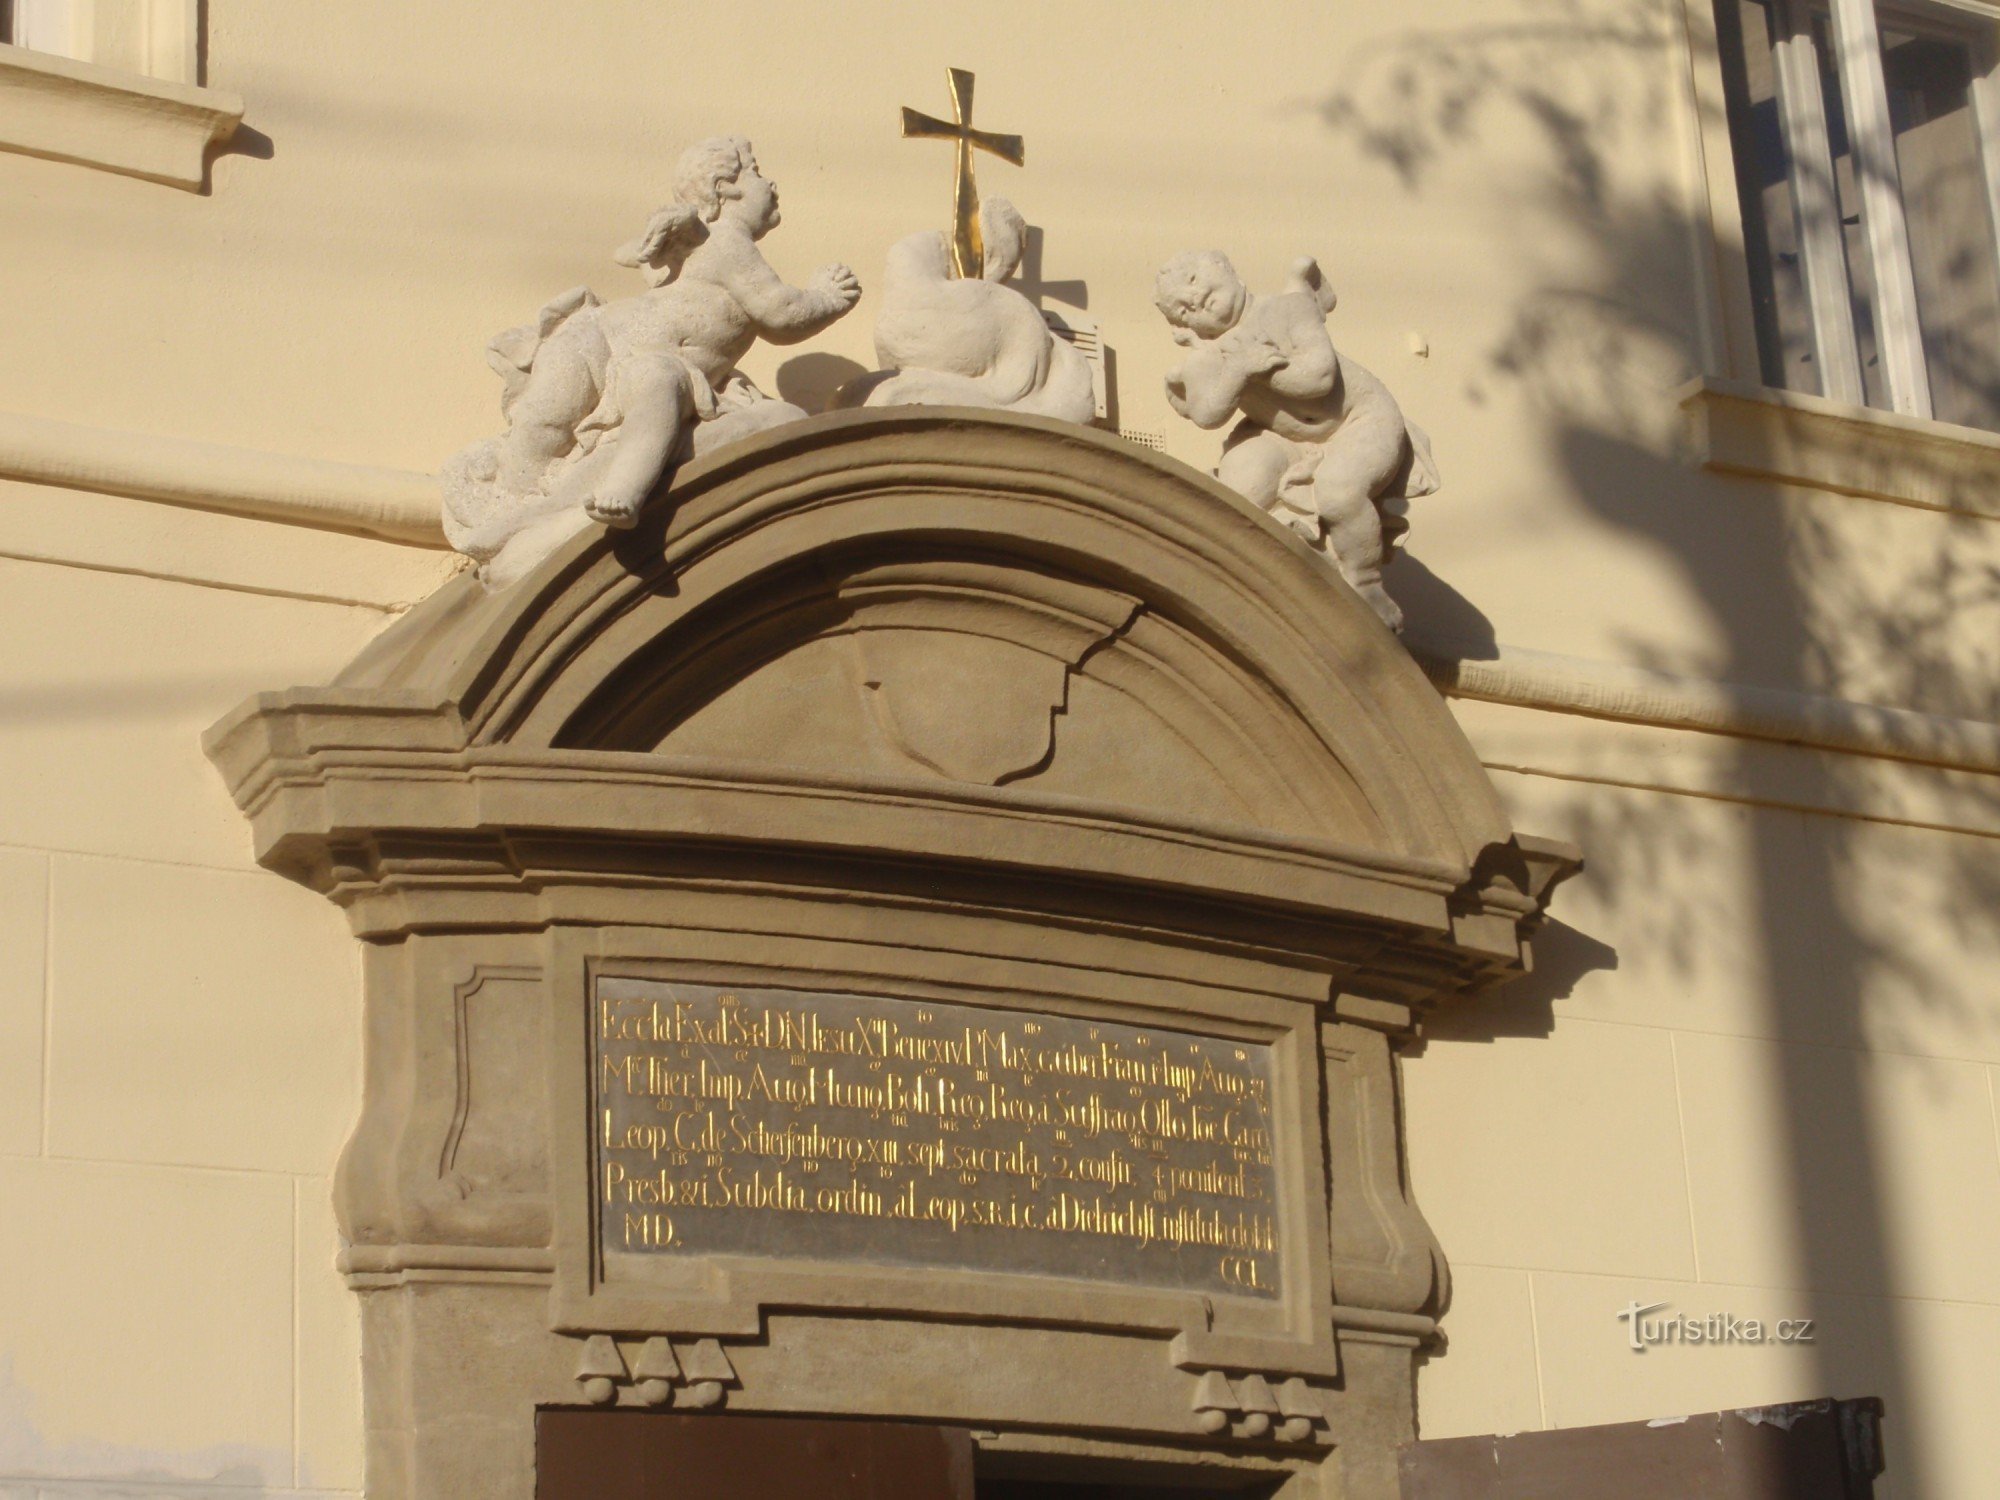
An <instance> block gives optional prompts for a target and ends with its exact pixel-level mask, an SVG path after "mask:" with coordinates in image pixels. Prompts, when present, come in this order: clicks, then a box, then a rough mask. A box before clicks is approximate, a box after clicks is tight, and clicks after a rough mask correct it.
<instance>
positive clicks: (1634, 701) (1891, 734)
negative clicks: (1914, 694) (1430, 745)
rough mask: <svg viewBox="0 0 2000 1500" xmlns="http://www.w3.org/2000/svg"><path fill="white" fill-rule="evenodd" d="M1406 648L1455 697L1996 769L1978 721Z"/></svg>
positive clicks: (1413, 644) (1540, 657)
mask: <svg viewBox="0 0 2000 1500" xmlns="http://www.w3.org/2000/svg"><path fill="white" fill-rule="evenodd" d="M1409 646H1410V650H1411V653H1412V654H1413V655H1414V656H1415V657H1416V659H1417V662H1418V664H1419V665H1420V666H1422V667H1423V669H1424V671H1425V673H1426V674H1427V675H1428V676H1429V677H1430V679H1431V680H1432V681H1433V682H1435V683H1436V684H1437V686H1438V689H1439V691H1441V692H1443V693H1445V694H1447V695H1448V696H1450V697H1454V698H1476V699H1480V700H1482V701H1484V702H1488V703H1504V704H1507V705H1509V706H1510V707H1514V708H1533V709H1542V710H1545V711H1547V712H1550V713H1565V714H1580V715H1583V716H1586V717H1589V718H1594V719H1614V720H1617V721H1619V722H1621V723H1626V724H1650V725H1656V726H1658V727H1660V728H1663V729H1681V730H1692V731H1696V732H1699V733H1703V734H1721V735H1731V736H1734V737H1736V738H1740V739H1755V740H1771V741H1775V742H1777V743H1779V744H1787V745H1801V746H1810V747H1812V748H1814V749H1820V750H1834V751H1839V752H1841V753H1843V754H1847V755H1865V756H1872V757H1876V758H1879V759H1883V760H1901V761H1910V762H1913V763H1915V764H1918V765H1927V766H1939V767H1944V768H1947V769H1951V770H1962V771H1978V772H1983V773H1987V774H1993V773H2000V724H1992V723H1988V722H1986V721H1984V720H1980V719H1951V718H1945V717H1943V716H1942V715H1939V714H1925V713H1918V712H1916V711H1915V710H1914V709H1907V708H1885V707H1881V706H1879V705H1876V704H1872V703H1855V702H1851V701H1849V700H1847V699H1844V698H1829V697H1824V696H1821V695H1820V694H1817V693H1795V692H1790V691H1787V690H1786V689H1783V688H1761V687H1749V686H1745V685H1743V684H1740V683H1732V682H1716V681H1711V680H1709V679H1706V678H1698V677H1683V676H1679V675H1677V674H1674V673H1670V672H1655V671H1651V670H1648V669H1646V668H1644V667H1628V666H1618V665H1613V664H1611V663H1608V662H1593V661H1584V660H1581V659H1579V658H1577V657H1573V656H1560V655H1556V654H1554V653H1552V652H1543V651H1526V650H1521V649H1519V648H1517V647H1512V646H1501V647H1499V648H1497V650H1496V653H1495V654H1494V655H1493V656H1492V657H1469V656H1463V655H1460V654H1459V653H1458V652H1457V651H1455V650H1453V649H1452V648H1451V647H1450V646H1448V645H1444V644H1441V643H1440V644H1431V643H1427V642H1425V641H1422V640H1412V641H1410V642H1409Z"/></svg>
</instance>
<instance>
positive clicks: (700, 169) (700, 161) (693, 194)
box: [674, 135, 778, 235]
mask: <svg viewBox="0 0 2000 1500" xmlns="http://www.w3.org/2000/svg"><path fill="white" fill-rule="evenodd" d="M674 197H675V198H677V199H679V200H680V201H681V202H682V203H686V204H690V205H692V206H693V207H695V208H697V209H699V210H700V212H701V217H702V219H703V221H704V222H706V223H710V224H713V223H714V222H715V221H716V220H717V219H719V218H721V217H722V211H723V209H724V208H725V207H727V206H728V205H730V204H732V203H733V204H737V205H739V207H738V209H737V212H738V214H739V215H740V217H741V218H742V219H743V220H744V222H745V223H746V224H748V226H749V228H750V232H751V234H753V235H763V234H765V233H767V232H768V231H770V230H772V229H775V228H777V226H778V189H777V187H776V186H775V185H774V184H773V183H771V182H769V181H768V180H766V179H765V177H764V175H763V174H762V173H761V172H760V171H759V170H758V169H757V157H756V155H755V153H754V152H752V151H751V149H750V142H749V141H747V140H745V139H744V138H743V137H742V136H740V135H718V136H714V137H712V138H711V139H709V140H705V141H703V142H701V143H700V144H699V145H694V146H690V147H688V149H687V150H686V151H685V152H683V153H682V154H681V159H680V165H679V166H677V167H675V169H674Z"/></svg>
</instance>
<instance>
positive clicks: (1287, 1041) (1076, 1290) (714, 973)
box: [548, 929, 1338, 1375]
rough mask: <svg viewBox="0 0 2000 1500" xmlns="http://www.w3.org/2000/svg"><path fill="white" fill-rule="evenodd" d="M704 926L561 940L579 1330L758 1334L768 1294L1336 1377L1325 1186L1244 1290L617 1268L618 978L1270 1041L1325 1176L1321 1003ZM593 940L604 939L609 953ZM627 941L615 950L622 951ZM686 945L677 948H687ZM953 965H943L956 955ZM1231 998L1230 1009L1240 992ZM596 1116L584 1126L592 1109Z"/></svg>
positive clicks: (763, 1266) (557, 1096) (1312, 1162)
mask: <svg viewBox="0 0 2000 1500" xmlns="http://www.w3.org/2000/svg"><path fill="white" fill-rule="evenodd" d="M688 946H689V943H688V935H687V934H672V935H669V934H665V933H662V932H660V931H658V930H648V929H610V930H605V931H599V932H596V933H593V934H588V935H586V934H584V933H581V932H576V931H565V932H563V933H559V934H558V935H557V936H556V938H555V939H554V941H553V943H552V952H551V965H550V972H551V976H552V982H551V983H550V984H549V986H548V989H549V994H550V997H551V1000H552V1002H553V1003H552V1006H551V1024H552V1026H553V1028H554V1030H553V1045H552V1046H551V1048H550V1057H551V1059H552V1067H551V1071H550V1075H549V1095H550V1100H551V1105H552V1109H551V1118H552V1120H553V1121H557V1122H562V1124H563V1126H564V1127H566V1128H559V1129H557V1130H556V1132H555V1137H554V1139H553V1140H552V1143H551V1148H552V1149H551V1163H552V1167H553V1176H552V1188H553V1196H554V1202H555V1252H556V1253H555V1291H554V1297H553V1300H552V1302H551V1320H552V1322H553V1324H554V1326H556V1327H557V1328H559V1329H562V1330H564V1331H566V1332H573V1333H599V1332H644V1333H660V1334H689V1335H694V1334H703V1335H730V1336H735V1337H750V1336H755V1335H756V1334H757V1333H758V1332H759V1330H760V1329H761V1328H762V1326H763V1323H764V1316H765V1309H766V1308H768V1307H771V1306H781V1307H791V1308H854V1307H864V1308H867V1309H868V1310H869V1311H870V1312H871V1314H874V1315H877V1316H881V1315H889V1314H898V1313H901V1314H908V1315H910V1316H912V1317H919V1318H927V1319H929V1318H963V1319H967V1320H989V1319H994V1318H1006V1319H1010V1320H1017V1321H1021V1322H1026V1323H1037V1324H1051V1325H1064V1326H1070V1327H1075V1328H1105V1329H1124V1330H1144V1331H1149V1332H1153V1333H1155V1334H1159V1335H1165V1336H1169V1337H1171V1336H1173V1335H1176V1334H1178V1335H1183V1336H1186V1337H1191V1338H1194V1339H1196V1340H1200V1339H1202V1338H1204V1337H1207V1336H1210V1335H1212V1334H1213V1335H1222V1336H1226V1337H1232V1338H1241V1339H1255V1340H1257V1341H1258V1342H1259V1344H1260V1346H1263V1347H1261V1348H1260V1351H1259V1357H1260V1362H1261V1364H1262V1367H1263V1368H1265V1369H1267V1370H1270V1371H1276V1372H1280V1373H1283V1374H1294V1373H1297V1374H1318V1375H1332V1374H1333V1373H1335V1371H1336V1370H1337V1367H1338V1354H1337V1351H1336V1348H1335V1346H1334V1343H1333V1340H1332V1337H1331V1331H1332V1327H1333V1322H1332V1295H1331V1293H1332V1279H1331V1275H1330V1272H1329V1267H1328V1263H1327V1248H1326V1247H1327V1245H1328V1226H1327V1205H1326V1197H1325V1194H1324V1192H1323V1191H1320V1192H1315V1191H1309V1190H1307V1189H1306V1188H1305V1187H1299V1188H1298V1189H1297V1190H1295V1191H1292V1192H1289V1193H1281V1195H1280V1198H1279V1202H1278V1204H1277V1205H1276V1213H1275V1218H1276V1220H1277V1225H1276V1232H1277V1237H1278V1252H1277V1259H1278V1260H1279V1261H1280V1262H1281V1263H1282V1264H1283V1266H1284V1269H1285V1274H1284V1280H1283V1284H1282V1289H1281V1291H1280V1292H1279V1294H1278V1295H1277V1296H1275V1297H1268V1298H1266V1297H1246V1296H1228V1295H1218V1294H1215V1293H1203V1292H1199V1291H1189V1290H1179V1289H1175V1288H1171V1287H1166V1286H1144V1285H1132V1286H1117V1285H1114V1284H1107V1283H1106V1282H1104V1281H1083V1280H1075V1279H1070V1278H1065V1277H1063V1276H1061V1275H1060V1274H1058V1273H1051V1272H1042V1273H1035V1272H1029V1271H1015V1272H1009V1271H1003V1270H975V1271H958V1272H955V1273H954V1274H952V1275H950V1276H949V1277H935V1278H930V1277H919V1276H913V1275H911V1274H909V1269H910V1268H908V1267H902V1266H895V1265H888V1264H880V1263H875V1262H871V1261H869V1260H866V1259H861V1258H854V1259H831V1258H826V1257H816V1256H811V1255H797V1256H790V1257H787V1256H768V1255H745V1256H728V1255H711V1256H704V1257H702V1258H701V1259H700V1260H699V1261H696V1262H692V1263H667V1264H658V1263H656V1264H654V1265H650V1266H628V1267H625V1268H623V1274H621V1275H618V1276H607V1275H606V1274H605V1268H604V1266H603V1265H602V1264H601V1258H600V1257H599V1255H598V1254H597V1245H596V1238H597V1237H596V1231H595V1221H594V1215H593V1212H592V1208H593V1204H594V1203H595V1201H596V1199H597V1197H598V1194H597V1192H596V1191H595V1188H596V1183H595V1181H594V1174H593V1172H592V1160H591V1153H590V1150H589V1143H588V1136H589V1134H590V1132H589V1129H588V1128H587V1127H588V1123H589V1122H590V1121H591V1120H592V1118H593V1117H592V1111H591V1098H590V1089H589V1086H588V1079H587V1076H586V1074H587V1069H586V1068H585V1067H582V1066H579V1060H580V1059H585V1058H588V1057H590V1056H591V1051H592V1049H591V1046H590V1016H591V1012H592V997H593V996H594V995H595V994H596V992H597V984H598V981H599V980H600V979H604V978H612V977H616V978H632V979H644V980H653V981H669V982H672V981H679V982H682V983H687V984H695V985H703V986H714V987H738V988H742V989H746V990H759V989H769V990H783V991H787V992H813V991H818V992H821V993H825V994H828V995H842V994H854V993H856V992H859V991H866V992H869V993H870V994H872V995H880V996H884V997H885V998H895V999H906V1000H912V1001H923V1000H931V1001H938V1002H943V1003H948V1004H949V1003H956V1004H961V1005H974V1006H980V1007H986V1008H992V1009H997V1010H1002V1011H1008V1012H1013V1013H1015V1014H1018V1015H1019V1016H1021V1017H1022V1018H1024V1019H1029V1020H1034V1019H1037V1018H1041V1017H1073V1018H1076V1019H1078V1020H1083V1021H1089V1020H1099V1021H1103V1022H1106V1023H1113V1024H1123V1025H1139V1026H1154V1027H1158V1028H1160V1029H1162V1030H1165V1031H1173V1032H1181V1033H1192V1034H1197V1035H1201V1036H1211V1037H1216V1038H1228V1039H1236V1040H1241V1041H1243V1042H1246V1043H1249V1044H1252V1045H1258V1046H1265V1047H1268V1048H1270V1059H1271V1067H1272V1075H1273V1088H1272V1106H1271V1117H1272V1121H1273V1124H1274V1127H1275V1129H1274V1137H1275V1139H1274V1143H1273V1145H1274V1150H1273V1158H1274V1160H1273V1167H1274V1173H1275V1175H1276V1176H1277V1178H1278V1179H1279V1180H1280V1181H1286V1182H1290V1183H1293V1184H1314V1183H1323V1182H1324V1181H1325V1176H1326V1167H1325V1160H1324V1156H1323V1153H1322V1149H1321V1133H1322V1122H1323V1114H1322V1106H1321V1103H1320V1098H1319V1080H1318V1077H1317V1073H1316V1069H1315V1067H1314V1064H1315V1063H1316V1061H1317V1029H1318V1019H1317V1016H1316V1014H1315V1011H1314V1008H1313V1007H1312V1006H1310V1005H1303V1004H1299V1003H1296V1002H1286V1001H1282V1000H1278V999H1274V998H1271V997H1266V996H1229V997H1226V998H1225V997H1224V996H1223V995H1221V994H1216V995H1214V996H1212V997H1208V1004H1207V1005H1206V1006H1205V1007H1204V1006H1200V1005H1198V1004H1197V1005H1190V1004H1188V1003H1186V1001H1185V999H1184V998H1183V997H1174V998H1182V999H1183V1003H1182V1004H1179V1005H1175V1004H1171V1003H1167V1000H1166V997H1161V998H1158V999H1155V1000H1154V1002H1153V1003H1152V1004H1151V1005H1134V1004H1131V1003H1126V1002H1108V1001H1106V1000H1105V999H1104V998H1102V997H1101V996H1093V995H1090V994H1086V993H1079V992H1078V990H1077V989H1075V988H1071V989H1069V990H1067V991H1064V990H1059V989H1056V988H1054V987H1053V985H1052V986H1051V988H1049V989H1045V990H1041V991H1038V992H1035V993H1032V994H1024V993H1018V992H1011V993H1010V992H1006V991H1000V990H995V989H991V988H982V989H976V990H972V989H967V988H966V987H964V986H963V985H959V984H952V983H951V982H949V981H948V980H946V979H944V978H943V976H942V975H941V974H940V975H933V976H931V977H928V978H927V977H925V976H922V975H920V974H909V975H904V976H898V977H896V978H893V979H887V978H885V977H884V976H883V975H882V973H881V971H880V967H879V966H877V967H876V968H875V969H874V970H873V971H871V970H869V969H856V970H854V971H852V972H850V973H847V974H839V973H835V972H829V971H828V970H827V969H825V968H823V967H818V968H814V969H811V970H805V971H800V970H786V969H782V968H764V967H755V966H751V965H746V964H742V963H735V964H730V963H713V962H712V963H707V964H693V963H690V962H689V961H688V959H687V957H686V950H687V948H688ZM593 950H601V952H599V951H593ZM614 955H615V956H614ZM669 955H675V956H669ZM950 967H951V966H950V965H949V964H940V965H938V966H937V968H938V969H940V970H949V968H950ZM1225 1007H1226V1008H1225ZM579 1121H581V1122H585V1125H586V1128H585V1129H578V1128H577V1122H579Z"/></svg>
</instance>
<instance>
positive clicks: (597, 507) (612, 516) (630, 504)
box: [583, 490, 646, 531]
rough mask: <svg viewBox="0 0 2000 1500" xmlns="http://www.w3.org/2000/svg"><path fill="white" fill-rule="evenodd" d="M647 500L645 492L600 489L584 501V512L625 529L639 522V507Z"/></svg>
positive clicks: (595, 518)
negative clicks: (629, 492)
mask: <svg viewBox="0 0 2000 1500" xmlns="http://www.w3.org/2000/svg"><path fill="white" fill-rule="evenodd" d="M645 500H646V497H645V496H644V495H643V494H627V493H623V492H620V491H616V490H600V491H598V492H597V493H596V494H594V495H592V496H591V497H590V498H589V499H588V500H586V501H584V503H583V512H584V514H585V515H587V516H589V517H590V519H591V520H593V521H601V522H602V523H603V524H605V525H606V526H613V527H616V528H618V529H619V530H620V531H624V530H628V529H630V528H631V527H634V526H636V525H638V524H639V507H640V506H641V505H643V504H644V503H645Z"/></svg>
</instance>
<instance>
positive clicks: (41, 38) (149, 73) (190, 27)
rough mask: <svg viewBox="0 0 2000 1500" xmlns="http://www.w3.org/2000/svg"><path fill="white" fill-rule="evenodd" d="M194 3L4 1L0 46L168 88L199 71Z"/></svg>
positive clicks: (0, 2) (149, 0) (185, 0)
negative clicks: (134, 76) (157, 82)
mask: <svg viewBox="0 0 2000 1500" xmlns="http://www.w3.org/2000/svg"><path fill="white" fill-rule="evenodd" d="M199 36H200V8H199V6H198V5H197V3H196V0H0V42H7V43H10V44H11V45H13V46H16V47H26V48H28V49H29V50H30V51H33V52H42V53H47V54H48V55H50V56H53V57H67V58H70V59H72V60H73V61H76V62H86V63H98V64H100V65H102V66H104V67H107V68H118V69H121V70H122V71H124V72H127V73H139V74H143V75H144V76H145V77H148V78H164V79H166V80H167V81H168V82H170V83H195V82H198V81H199V80H198V79H197V77H196V74H197V72H198V70H199V68H200V64H201V59H200V47H199Z"/></svg>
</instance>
